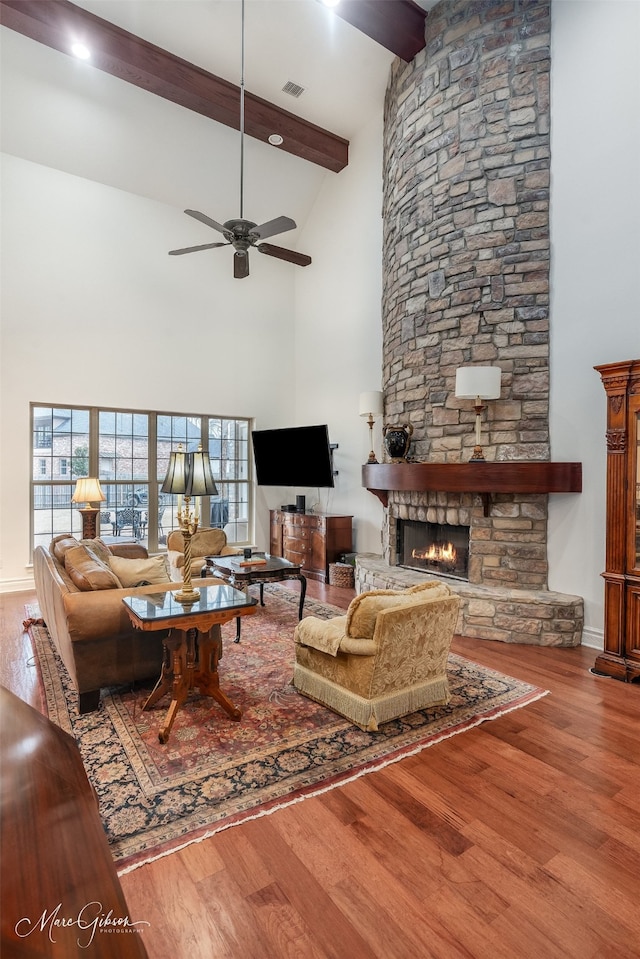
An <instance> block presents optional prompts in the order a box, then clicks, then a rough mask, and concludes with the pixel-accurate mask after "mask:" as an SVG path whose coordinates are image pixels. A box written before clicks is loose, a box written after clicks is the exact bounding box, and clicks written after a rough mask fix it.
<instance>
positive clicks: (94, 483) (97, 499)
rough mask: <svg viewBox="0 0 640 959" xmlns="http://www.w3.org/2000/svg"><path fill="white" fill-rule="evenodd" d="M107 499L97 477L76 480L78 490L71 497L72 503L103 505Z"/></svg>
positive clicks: (84, 477) (82, 477)
mask: <svg viewBox="0 0 640 959" xmlns="http://www.w3.org/2000/svg"><path fill="white" fill-rule="evenodd" d="M105 499H106V496H105V495H104V493H103V492H102V488H101V486H100V480H99V479H96V477H94V476H81V477H80V479H78V480H76V488H75V489H74V491H73V496H72V497H71V502H72V503H102V502H103V501H104V500H105Z"/></svg>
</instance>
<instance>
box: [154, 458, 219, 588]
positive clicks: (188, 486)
mask: <svg viewBox="0 0 640 959" xmlns="http://www.w3.org/2000/svg"><path fill="white" fill-rule="evenodd" d="M162 492H163V493H172V494H174V495H177V496H178V528H179V529H180V532H181V533H182V539H183V541H184V567H183V574H182V589H181V590H179V592H177V593H174V596H175V598H176V599H177V600H178V602H179V603H184V604H185V605H189V604H191V603H195V601H196V600H197V599H198V598H199V597H200V591H199V590H197V589H194V588H193V586H192V584H191V537H192V536H193V534H194V533H195V532H196V530H197V529H198V523H199V519H200V517H199V511H198V503H197V500H196V502H195V505H194V509H193V510H192V509H191V497H197V496H217V495H218V487H217V486H216V484H215V480H214V478H213V474H212V472H211V461H210V460H209V454H208V453H205V452H204V451H203V449H202V444H200V446H198V450H197V452H195V453H185V452H184V450H183V449H182V444H180V445H179V446H178V449H177V450H176V452H174V453H170V454H169V466H168V469H167V475H166V476H165V479H164V483H163V484H162ZM182 497H184V501H183V499H182Z"/></svg>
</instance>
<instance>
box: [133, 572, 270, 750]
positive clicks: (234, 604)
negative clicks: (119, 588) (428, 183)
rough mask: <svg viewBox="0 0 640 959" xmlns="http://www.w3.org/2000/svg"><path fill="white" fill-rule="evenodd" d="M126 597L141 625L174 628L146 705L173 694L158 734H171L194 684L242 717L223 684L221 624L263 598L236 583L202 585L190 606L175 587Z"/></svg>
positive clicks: (137, 624)
mask: <svg viewBox="0 0 640 959" xmlns="http://www.w3.org/2000/svg"><path fill="white" fill-rule="evenodd" d="M122 602H123V603H124V605H125V606H126V607H127V612H128V613H129V616H130V617H131V622H132V623H133V625H134V626H135V627H136V628H137V629H144V630H166V629H169V630H170V633H169V635H168V636H167V637H166V638H165V639H164V640H163V644H164V662H163V664H162V673H161V674H160V679H159V680H158V682H157V683H156V686H155V688H154V690H153V692H152V693H151V695H150V696H149V698H148V699H147V701H146V702H145V704H144V706H143V707H142V708H143V709H150V708H151V707H152V706H153V705H154V704H155V703H157V702H158V700H160V699H162V697H163V696H164V695H165V693H171V703H170V705H169V710H168V712H167V717H166V722H165V724H164V726H163V728H162V730H161V731H160V733H159V735H158V739H159V740H160V742H161V743H166V742H167V740H168V739H169V734H170V732H171V727H172V726H173V722H174V720H175V718H176V713H177V712H178V710H179V709H180V707H181V706H182V705H183V703H184V702H185V701H186V699H187V696H188V695H189V692H190V690H192V689H194V688H196V689H198V690H199V691H200V693H201V694H202V695H203V696H212V697H213V699H215V700H216V702H218V703H219V704H220V705H221V706H222V708H223V709H224V710H225V712H226V713H227V714H228V715H229V716H230V717H231V719H235V720H239V719H240V718H241V717H242V711H241V710H240V709H238V707H237V706H234V704H233V703H232V702H231V700H230V699H229V698H228V697H227V696H225V694H224V693H223V692H222V690H221V689H220V680H219V677H218V661H219V660H220V658H221V656H222V634H221V631H220V626H221V624H222V623H226V622H228V621H229V620H231V619H233V618H234V617H236V616H237V617H240V616H247V615H249V614H250V613H254V612H255V607H256V605H257V600H255V599H252V598H251V597H250V596H247V595H246V594H245V593H243V592H241V591H240V590H238V589H234V588H233V587H232V586H227V585H220V584H218V585H215V586H200V587H199V597H198V599H197V600H196V601H195V602H194V603H193V604H190V605H186V604H185V603H179V602H178V600H177V599H176V597H175V594H174V592H172V591H171V590H163V591H159V592H158V593H154V594H152V595H150V594H148V593H147V594H145V595H140V596H125V597H123V600H122Z"/></svg>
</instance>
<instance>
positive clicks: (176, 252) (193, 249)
mask: <svg viewBox="0 0 640 959" xmlns="http://www.w3.org/2000/svg"><path fill="white" fill-rule="evenodd" d="M216 246H231V244H230V243H203V244H202V245H201V246H185V247H183V248H182V249H181V250H169V256H180V255H181V254H182V253H196V252H197V251H198V250H213V249H214V248H215V247H216Z"/></svg>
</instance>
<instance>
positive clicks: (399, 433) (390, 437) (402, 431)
mask: <svg viewBox="0 0 640 959" xmlns="http://www.w3.org/2000/svg"><path fill="white" fill-rule="evenodd" d="M412 434H413V426H412V425H411V423H407V425H406V426H384V427H383V429H382V435H383V437H384V445H385V449H386V451H387V454H388V456H389V459H390V460H391V462H392V463H406V461H407V453H408V452H409V446H410V444H411V436H412Z"/></svg>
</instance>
